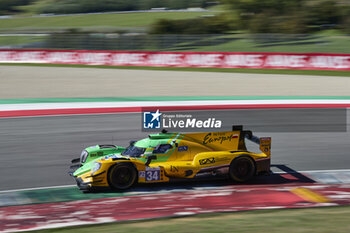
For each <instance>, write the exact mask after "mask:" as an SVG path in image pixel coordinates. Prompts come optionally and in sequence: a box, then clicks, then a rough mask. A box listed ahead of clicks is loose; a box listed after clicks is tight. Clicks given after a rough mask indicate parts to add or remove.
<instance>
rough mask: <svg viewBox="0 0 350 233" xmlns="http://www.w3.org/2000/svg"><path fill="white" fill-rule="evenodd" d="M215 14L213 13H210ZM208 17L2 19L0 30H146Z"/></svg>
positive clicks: (144, 15) (154, 14)
mask: <svg viewBox="0 0 350 233" xmlns="http://www.w3.org/2000/svg"><path fill="white" fill-rule="evenodd" d="M210 14H213V12H210ZM202 15H208V12H146V13H122V14H112V13H109V14H90V15H68V16H52V17H28V18H12V19H0V30H3V31H5V30H6V31H13V30H24V29H27V30H29V29H31V30H44V29H45V30H46V29H51V30H54V29H62V28H83V29H84V28H85V29H89V28H96V27H113V28H117V29H123V28H125V29H128V28H144V27H148V26H149V25H151V24H152V23H154V22H155V21H156V20H158V19H163V18H167V19H189V18H195V17H200V16H202Z"/></svg>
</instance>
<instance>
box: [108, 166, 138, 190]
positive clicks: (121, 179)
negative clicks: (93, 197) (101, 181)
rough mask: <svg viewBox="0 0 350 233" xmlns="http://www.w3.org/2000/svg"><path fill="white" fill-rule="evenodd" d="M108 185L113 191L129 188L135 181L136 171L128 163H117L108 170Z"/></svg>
mask: <svg viewBox="0 0 350 233" xmlns="http://www.w3.org/2000/svg"><path fill="white" fill-rule="evenodd" d="M107 178H108V184H109V186H110V187H111V188H112V189H114V190H119V191H120V190H125V189H128V188H130V187H131V186H132V185H133V184H134V183H135V182H136V180H137V171H136V169H135V168H134V166H133V165H132V164H130V163H119V164H116V165H114V166H113V167H111V168H110V169H109V172H108V177H107Z"/></svg>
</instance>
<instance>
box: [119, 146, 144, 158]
mask: <svg viewBox="0 0 350 233" xmlns="http://www.w3.org/2000/svg"><path fill="white" fill-rule="evenodd" d="M145 150H146V148H141V147H137V146H129V147H128V148H126V150H125V151H123V153H122V155H127V156H130V157H140V156H141V155H142V154H143V153H144V152H145Z"/></svg>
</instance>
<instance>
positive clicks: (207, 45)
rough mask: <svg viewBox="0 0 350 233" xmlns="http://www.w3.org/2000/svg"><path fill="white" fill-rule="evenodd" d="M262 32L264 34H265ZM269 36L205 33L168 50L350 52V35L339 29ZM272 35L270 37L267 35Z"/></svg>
mask: <svg viewBox="0 0 350 233" xmlns="http://www.w3.org/2000/svg"><path fill="white" fill-rule="evenodd" d="M262 36H263V35H262ZM265 37H266V39H261V38H260V39H258V38H254V36H252V35H249V34H232V35H226V36H214V37H205V38H203V39H201V38H199V37H198V39H195V40H193V41H191V42H187V43H179V44H177V45H176V46H173V47H171V48H170V49H168V50H183V51H186V50H191V51H216V52H219V51H229V52H284V53H350V37H349V36H347V35H343V34H341V33H339V32H332V33H331V34H329V33H326V32H320V33H315V34H310V35H306V36H304V37H296V38H288V35H286V38H285V39H284V40H282V41H278V40H276V36H274V35H265ZM268 37H270V38H271V39H268Z"/></svg>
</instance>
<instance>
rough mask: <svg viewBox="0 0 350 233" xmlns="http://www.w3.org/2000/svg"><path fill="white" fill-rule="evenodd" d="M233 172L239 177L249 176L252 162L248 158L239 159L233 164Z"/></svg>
mask: <svg viewBox="0 0 350 233" xmlns="http://www.w3.org/2000/svg"><path fill="white" fill-rule="evenodd" d="M235 167H236V169H234V174H235V176H236V177H237V178H239V179H245V178H247V177H250V175H251V173H252V164H251V162H250V161H249V160H248V159H239V160H238V161H236V164H235Z"/></svg>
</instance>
